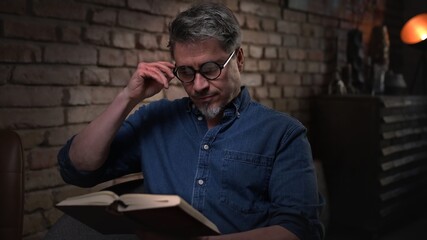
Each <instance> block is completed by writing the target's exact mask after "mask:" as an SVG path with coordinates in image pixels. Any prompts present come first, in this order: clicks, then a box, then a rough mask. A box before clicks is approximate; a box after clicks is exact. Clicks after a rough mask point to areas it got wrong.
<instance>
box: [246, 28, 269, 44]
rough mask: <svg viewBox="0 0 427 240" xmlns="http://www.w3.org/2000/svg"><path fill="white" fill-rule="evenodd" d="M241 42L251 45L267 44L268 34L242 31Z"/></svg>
mask: <svg viewBox="0 0 427 240" xmlns="http://www.w3.org/2000/svg"><path fill="white" fill-rule="evenodd" d="M242 35H243V42H244V43H252V44H268V43H269V38H268V34H265V33H263V32H258V31H253V30H244V29H243V30H242Z"/></svg>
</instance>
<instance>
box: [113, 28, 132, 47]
mask: <svg viewBox="0 0 427 240" xmlns="http://www.w3.org/2000/svg"><path fill="white" fill-rule="evenodd" d="M111 35H112V37H111V39H112V41H111V42H112V45H113V46H115V47H119V48H135V34H134V33H132V32H124V31H121V32H112V34H111Z"/></svg>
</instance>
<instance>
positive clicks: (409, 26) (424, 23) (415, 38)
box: [400, 13, 427, 47]
mask: <svg viewBox="0 0 427 240" xmlns="http://www.w3.org/2000/svg"><path fill="white" fill-rule="evenodd" d="M400 38H401V39H402V41H403V42H404V43H405V44H408V45H417V46H420V47H426V46H427V40H426V39H427V13H422V14H418V15H416V16H414V17H412V18H411V19H409V20H408V21H407V22H406V23H405V25H403V28H402V31H401V32H400Z"/></svg>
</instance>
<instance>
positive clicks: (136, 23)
mask: <svg viewBox="0 0 427 240" xmlns="http://www.w3.org/2000/svg"><path fill="white" fill-rule="evenodd" d="M118 23H119V25H120V26H123V27H129V28H133V29H138V30H147V31H150V32H163V31H164V29H165V20H164V18H163V17H159V16H154V15H148V14H145V13H136V12H130V11H124V10H122V11H120V12H119V17H118Z"/></svg>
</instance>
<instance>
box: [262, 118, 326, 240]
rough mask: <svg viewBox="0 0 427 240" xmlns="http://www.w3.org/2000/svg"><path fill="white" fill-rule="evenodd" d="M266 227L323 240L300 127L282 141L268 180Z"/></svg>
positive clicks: (317, 199)
mask: <svg viewBox="0 0 427 240" xmlns="http://www.w3.org/2000/svg"><path fill="white" fill-rule="evenodd" d="M269 189H270V191H269V192H270V198H271V200H272V207H271V209H270V223H269V225H280V226H282V227H284V228H286V229H288V230H289V231H291V232H293V233H294V234H295V235H297V236H298V237H299V238H300V239H301V240H302V239H310V240H311V239H322V238H323V226H322V224H321V222H320V220H319V214H320V211H321V209H322V207H323V200H322V197H321V196H320V195H319V193H318V189H317V180H316V173H315V168H314V163H313V160H312V156H311V148H310V144H309V143H308V140H307V137H306V129H305V128H304V127H302V126H300V125H297V127H295V128H293V129H290V130H289V131H288V132H287V134H286V136H285V137H284V139H283V141H282V143H281V147H280V150H279V153H278V155H277V158H276V161H275V164H274V167H273V173H272V177H271V180H270V186H269Z"/></svg>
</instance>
